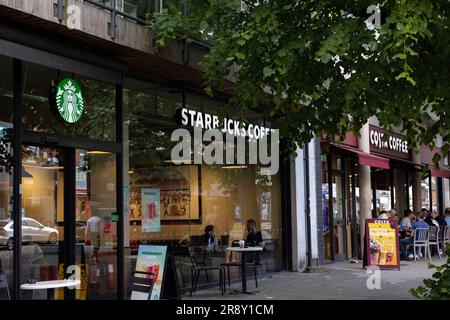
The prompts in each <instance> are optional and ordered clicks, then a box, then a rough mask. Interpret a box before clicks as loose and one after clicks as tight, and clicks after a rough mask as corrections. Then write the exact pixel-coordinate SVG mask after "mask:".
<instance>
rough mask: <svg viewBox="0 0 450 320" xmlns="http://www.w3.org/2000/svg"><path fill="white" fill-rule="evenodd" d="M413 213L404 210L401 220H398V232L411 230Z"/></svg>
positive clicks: (409, 210)
mask: <svg viewBox="0 0 450 320" xmlns="http://www.w3.org/2000/svg"><path fill="white" fill-rule="evenodd" d="M412 213H413V212H412V211H411V209H406V210H405V212H404V213H403V218H402V219H401V220H400V223H399V224H398V229H399V231H404V230H409V229H411V228H412V223H411V217H412V215H413V214H412Z"/></svg>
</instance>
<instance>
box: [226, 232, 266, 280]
mask: <svg viewBox="0 0 450 320" xmlns="http://www.w3.org/2000/svg"><path fill="white" fill-rule="evenodd" d="M231 246H232V247H239V240H233V242H232V243H231ZM245 246H247V247H255V246H256V243H255V242H254V241H245ZM242 263H243V262H242V261H233V252H230V256H229V260H228V262H225V263H221V264H220V266H222V267H224V268H226V269H227V275H228V286H229V287H231V277H230V267H239V268H241V267H242ZM246 264H247V269H252V270H253V276H254V278H255V286H256V288H258V273H257V270H256V266H257V265H259V255H258V253H257V252H256V251H253V252H249V253H248V254H247V262H246Z"/></svg>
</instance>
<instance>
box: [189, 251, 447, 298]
mask: <svg viewBox="0 0 450 320" xmlns="http://www.w3.org/2000/svg"><path fill="white" fill-rule="evenodd" d="M445 260H446V259H444V258H442V259H438V258H435V257H433V263H434V264H437V265H439V264H443V263H444V262H445ZM400 267H401V270H400V271H398V270H381V271H380V285H381V286H380V289H369V288H368V286H367V280H368V278H369V277H370V276H371V275H372V274H369V273H368V272H367V270H365V269H363V268H362V265H361V263H358V264H351V263H350V262H337V263H334V264H328V265H324V266H321V267H320V268H318V269H317V271H316V272H312V273H304V272H286V271H284V272H278V273H274V274H270V275H260V276H259V277H258V284H259V288H258V289H256V288H255V283H254V281H253V277H252V276H249V277H248V289H249V290H258V292H257V293H256V294H254V295H247V294H229V293H227V294H226V295H225V296H222V295H221V294H220V291H219V289H218V287H217V288H209V289H204V290H198V291H197V292H195V293H194V295H193V297H190V295H189V294H186V295H184V296H183V299H186V300H191V299H193V300H229V299H230V300H236V299H238V300H239V299H242V300H271V299H282V300H371V299H373V300H409V299H414V297H413V296H412V295H411V294H410V293H409V292H408V291H409V289H411V288H415V287H417V286H419V285H420V284H422V281H423V279H426V278H431V276H432V274H433V272H434V270H433V269H428V264H427V262H425V261H418V262H409V261H401V265H400ZM372 279H373V278H372ZM370 283H372V284H374V283H375V282H374V281H371V282H370ZM240 285H241V283H240V282H235V283H232V284H231V290H232V289H240ZM227 290H228V292H230V291H231V290H230V289H229V288H228V287H227Z"/></svg>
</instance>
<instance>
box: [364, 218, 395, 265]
mask: <svg viewBox="0 0 450 320" xmlns="http://www.w3.org/2000/svg"><path fill="white" fill-rule="evenodd" d="M398 243H399V242H398V225H397V220H395V219H367V220H366V255H367V256H366V258H367V266H378V267H379V268H380V269H400V257H399V247H398Z"/></svg>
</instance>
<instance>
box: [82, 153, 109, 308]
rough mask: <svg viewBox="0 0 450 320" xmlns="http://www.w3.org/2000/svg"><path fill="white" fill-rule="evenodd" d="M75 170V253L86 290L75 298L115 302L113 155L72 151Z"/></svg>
mask: <svg viewBox="0 0 450 320" xmlns="http://www.w3.org/2000/svg"><path fill="white" fill-rule="evenodd" d="M75 167H76V168H75V175H76V180H75V181H76V183H75V185H76V192H75V198H76V201H75V220H76V221H75V223H76V250H75V252H76V261H77V264H79V265H81V266H83V268H84V269H82V270H81V271H82V274H84V277H85V279H84V281H85V282H86V284H87V288H88V289H87V292H85V291H83V292H82V293H81V294H80V295H79V297H78V298H79V299H86V298H87V299H96V300H97V299H116V298H117V222H118V214H117V209H116V208H117V207H116V203H117V202H116V188H117V185H116V154H115V153H110V152H102V151H88V150H81V149H76V150H75ZM83 270H85V271H83ZM82 281H83V279H82Z"/></svg>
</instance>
